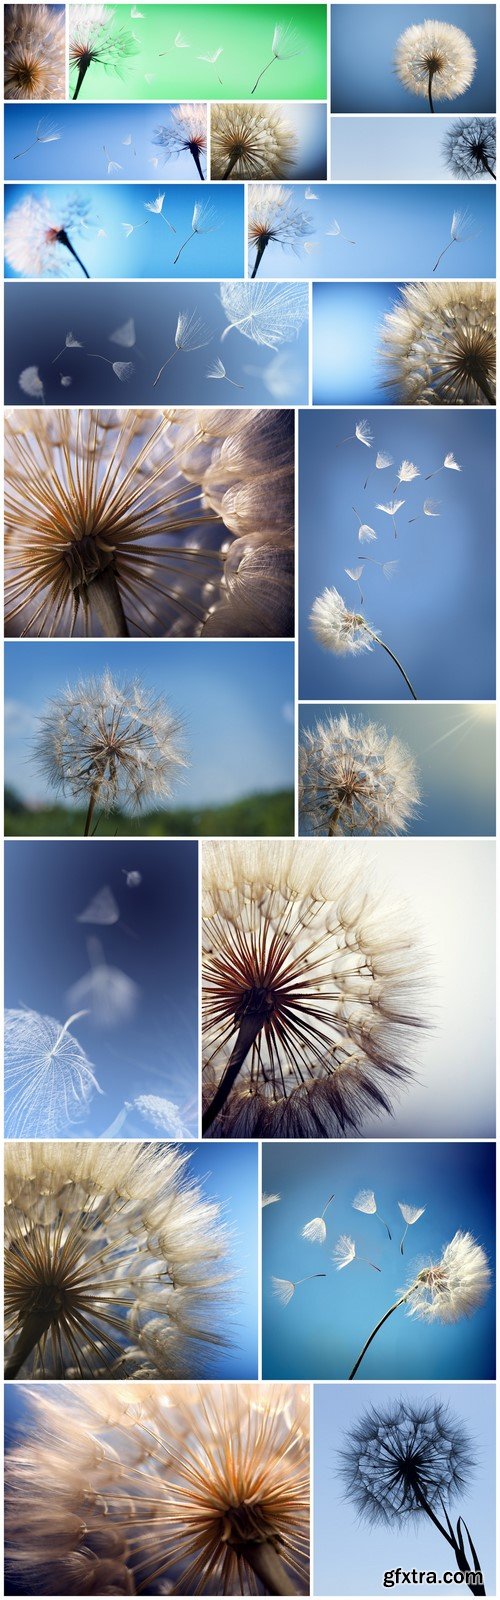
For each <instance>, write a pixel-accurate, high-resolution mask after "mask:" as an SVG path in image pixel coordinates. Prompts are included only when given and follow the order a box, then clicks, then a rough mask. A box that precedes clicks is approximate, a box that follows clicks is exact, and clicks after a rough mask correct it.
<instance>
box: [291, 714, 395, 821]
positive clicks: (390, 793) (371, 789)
mask: <svg viewBox="0 0 500 1600" xmlns="http://www.w3.org/2000/svg"><path fill="white" fill-rule="evenodd" d="M299 770H300V806H301V812H302V816H303V819H304V821H305V822H306V823H308V824H309V827H310V828H311V831H312V832H313V833H315V834H323V835H325V836H326V835H329V836H330V837H333V836H335V835H346V836H356V835H359V834H361V835H364V836H366V835H369V836H372V837H373V836H376V835H388V834H401V833H405V832H406V829H407V827H408V824H409V822H410V821H411V819H412V818H413V817H414V816H415V813H416V810H417V807H418V803H419V798H420V795H419V786H418V780H417V772H416V766H415V762H414V760H413V757H412V756H411V755H410V752H409V750H408V749H407V748H406V746H405V745H404V744H403V743H402V741H401V740H400V739H398V738H396V737H395V736H394V735H390V734H388V733H387V732H386V729H385V728H384V727H383V726H382V724H380V723H375V722H364V721H360V722H359V721H358V722H356V721H355V719H354V718H350V717H349V716H348V715H347V714H346V713H342V715H341V716H339V717H333V716H330V717H328V718H326V719H325V720H324V721H318V722H317V723H316V726H315V727H314V728H306V729H304V731H303V735H302V743H301V749H300V764H299Z"/></svg>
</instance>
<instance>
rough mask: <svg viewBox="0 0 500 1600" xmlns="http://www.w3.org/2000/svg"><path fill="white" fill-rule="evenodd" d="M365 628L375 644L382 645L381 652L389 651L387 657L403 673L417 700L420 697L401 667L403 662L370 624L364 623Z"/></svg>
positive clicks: (413, 696) (414, 698)
mask: <svg viewBox="0 0 500 1600" xmlns="http://www.w3.org/2000/svg"><path fill="white" fill-rule="evenodd" d="M364 627H365V628H366V632H367V633H369V634H370V636H371V638H372V639H374V640H375V643H376V644H379V645H380V648H381V650H386V651H387V655H388V656H390V658H391V661H394V664H395V666H396V667H397V668H398V671H399V672H400V673H401V676H402V677H403V678H404V680H405V683H406V686H407V688H408V689H409V691H410V694H411V696H412V699H413V700H417V699H418V695H416V694H415V690H414V688H413V686H412V684H411V683H410V679H409V678H408V676H407V674H406V672H405V669H404V667H402V666H401V662H400V661H398V658H397V656H395V654H394V651H393V650H390V649H389V645H388V644H384V641H383V639H379V637H378V634H376V633H374V632H373V629H372V628H369V627H368V623H367V622H365V623H364Z"/></svg>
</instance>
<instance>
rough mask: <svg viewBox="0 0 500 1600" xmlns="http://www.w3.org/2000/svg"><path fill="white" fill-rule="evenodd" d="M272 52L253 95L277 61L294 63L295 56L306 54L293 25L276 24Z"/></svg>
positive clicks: (260, 74) (260, 73)
mask: <svg viewBox="0 0 500 1600" xmlns="http://www.w3.org/2000/svg"><path fill="white" fill-rule="evenodd" d="M271 52H272V53H271V60H270V61H268V62H267V63H266V66H265V67H263V68H262V72H259V76H258V78H257V79H256V81H255V83H254V86H253V89H252V90H251V93H252V94H255V90H256V89H257V88H258V86H259V83H260V81H261V78H263V77H264V73H265V72H269V68H270V67H272V66H273V63H274V62H275V61H292V60H293V58H294V57H295V56H302V55H303V54H304V49H303V46H302V44H301V42H300V38H299V35H298V33H297V32H296V30H295V28H294V27H293V26H292V24H291V23H281V22H278V23H277V24H276V27H275V29H274V33H273V42H272V45H271Z"/></svg>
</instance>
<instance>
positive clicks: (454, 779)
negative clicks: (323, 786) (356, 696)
mask: <svg viewBox="0 0 500 1600" xmlns="http://www.w3.org/2000/svg"><path fill="white" fill-rule="evenodd" d="M344 709H345V711H346V712H347V715H348V717H349V720H350V721H351V722H352V721H353V720H354V721H355V722H356V723H359V722H361V723H362V724H364V725H366V723H369V722H375V723H377V724H378V725H379V726H381V727H382V728H385V729H386V731H387V733H388V734H389V735H390V736H391V737H392V736H393V735H395V736H396V738H398V739H402V741H403V744H404V745H406V747H407V749H408V750H409V751H410V753H411V755H412V756H413V758H414V760H415V761H416V767H417V776H418V782H419V788H420V805H419V809H418V814H417V816H416V817H413V818H412V820H411V822H410V824H409V826H408V829H407V833H408V834H409V835H413V837H416V838H418V837H422V836H426V835H434V836H435V835H442V836H443V837H445V838H446V837H448V836H451V835H454V834H457V835H460V836H462V835H465V836H467V834H473V835H474V834H475V835H478V834H487V835H494V833H495V707H494V706H493V705H491V704H490V703H488V702H486V703H485V704H483V705H481V706H474V705H456V706H431V705H421V704H419V705H401V706H390V705H389V706H388V705H374V706H366V705H352V704H351V705H349V706H346V707H345V708H344V707H343V706H339V705H331V706H328V705H327V706H324V705H302V706H299V725H300V729H301V733H302V730H304V731H305V730H306V729H307V730H311V731H312V732H314V729H315V727H316V725H317V723H318V722H319V723H327V722H328V720H329V717H330V715H331V716H332V717H338V716H339V715H341V714H342V712H343V711H344ZM471 772H473V773H474V782H473V783H471ZM311 831H312V830H311V828H310V825H309V822H308V817H307V815H306V812H305V811H304V815H303V816H302V817H301V819H300V826H299V832H300V833H302V834H311Z"/></svg>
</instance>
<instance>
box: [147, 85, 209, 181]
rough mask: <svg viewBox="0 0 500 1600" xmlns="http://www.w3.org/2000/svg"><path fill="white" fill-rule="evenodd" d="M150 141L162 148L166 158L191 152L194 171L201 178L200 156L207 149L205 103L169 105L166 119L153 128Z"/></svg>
mask: <svg viewBox="0 0 500 1600" xmlns="http://www.w3.org/2000/svg"><path fill="white" fill-rule="evenodd" d="M153 144H156V145H158V146H159V148H160V149H161V150H162V151H163V159H164V161H168V160H169V159H170V157H178V156H182V155H186V154H189V155H191V156H192V158H193V161H194V164H195V167H196V171H197V173H198V175H199V177H200V178H201V180H202V182H204V179H205V173H204V171H203V167H202V158H203V157H204V156H205V154H206V149H207V108H206V106H200V105H195V104H194V103H189V102H186V104H184V105H178V106H171V107H170V123H162V124H161V125H160V127H159V128H156V129H155V132H154V136H153Z"/></svg>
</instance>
